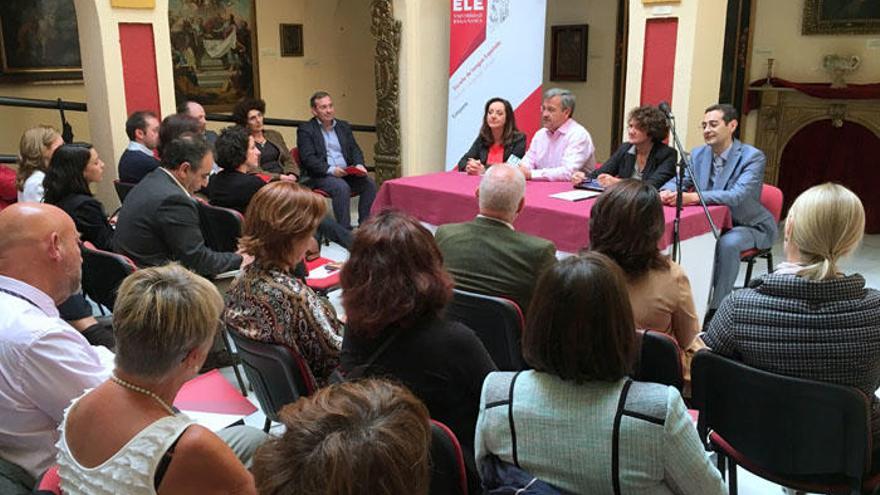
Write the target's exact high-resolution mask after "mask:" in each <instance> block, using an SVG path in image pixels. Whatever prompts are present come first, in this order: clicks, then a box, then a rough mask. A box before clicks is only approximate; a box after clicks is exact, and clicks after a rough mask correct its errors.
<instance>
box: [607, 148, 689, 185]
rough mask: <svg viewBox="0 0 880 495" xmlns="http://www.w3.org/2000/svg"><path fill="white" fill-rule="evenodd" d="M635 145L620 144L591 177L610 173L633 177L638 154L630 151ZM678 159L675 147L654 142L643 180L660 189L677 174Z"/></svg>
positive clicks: (643, 172)
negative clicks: (676, 164)
mask: <svg viewBox="0 0 880 495" xmlns="http://www.w3.org/2000/svg"><path fill="white" fill-rule="evenodd" d="M633 146H634V145H633V144H631V143H623V144H622V145H620V147H619V148H617V151H615V152H614V154H613V155H611V158H609V159H608V160H607V161H606V162H605V163H603V164H602V167H600V168H598V169H596V170H594V171H593V173H592V174H591V175H590V177H592V178H594V179H595V178H596V177H598V176H599V174H608V175H612V176H614V177H619V178H621V179H628V178H630V177H632V174H633V171H634V170H635V168H636V155H634V154H631V153H629V150H630V148H632V147H633ZM677 159H678V153H677V152H676V151H675V149H674V148H671V147H669V146H667V145H665V144H663V143H654V146H653V147H652V148H651V152H650V153H648V160H647V161H646V162H645V169H644V170H642V180H643V181H645V182H647V183H648V184H651V185H652V186H654V188H655V189H658V190H659V189H660V188H661V187H663V184H666V181H668V180H669V179H671V178H672V177H674V176H675V162H676V160H677Z"/></svg>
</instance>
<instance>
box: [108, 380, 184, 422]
mask: <svg viewBox="0 0 880 495" xmlns="http://www.w3.org/2000/svg"><path fill="white" fill-rule="evenodd" d="M110 379H111V380H113V381H114V382H115V383H118V384H119V385H121V386H122V387H123V388H127V389H129V390H131V391H134V392H138V393H140V394H144V395H146V396H148V397H152V398H153V399H155V400H156V402H158V403H159V404H160V405H161V406H162V408H163V409H165V410H166V411H168V414H170V415H172V416H174V415H175V413H174V409H172V408H171V406H169V405H168V403H167V402H165V401H164V400H162V398H161V397H159V396H158V395H156V394H155V393H154V392H152V391H150V390H147V389H145V388H143V387H138V386H137V385H135V384H133V383H129V382H127V381H125V380H123V379H122V378H119V377H118V376H116V375H112V376H111V377H110Z"/></svg>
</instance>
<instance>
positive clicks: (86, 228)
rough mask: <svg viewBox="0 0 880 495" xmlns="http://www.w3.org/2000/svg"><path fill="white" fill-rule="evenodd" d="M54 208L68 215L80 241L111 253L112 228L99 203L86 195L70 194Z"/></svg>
mask: <svg viewBox="0 0 880 495" xmlns="http://www.w3.org/2000/svg"><path fill="white" fill-rule="evenodd" d="M56 206H58V207H59V208H61V209H62V210H64V211H65V212H66V213H67V214H68V215H70V218H72V219H73V223H74V224H75V225H76V230H77V231H78V232H79V233H80V234H81V237H80V238H81V239H82V240H84V241H89V242H91V243H92V244H94V245H95V247H96V248H98V249H103V250H104V251H113V227H112V226H111V225H110V222H108V221H107V213H105V212H104V206H103V205H102V204H101V202H100V201H98V200H97V199H95V198H94V197H92V196H90V195H88V194H70V195H68V196H65V197H64V198H63V199H62V200H61V201H59V202H58V204H57V205H56Z"/></svg>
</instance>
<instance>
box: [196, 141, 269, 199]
mask: <svg viewBox="0 0 880 495" xmlns="http://www.w3.org/2000/svg"><path fill="white" fill-rule="evenodd" d="M214 161H216V162H217V165H218V166H219V167H220V168H221V170H220V172H218V173H216V174H214V175H212V176H211V180H210V182H208V188H207V192H208V199H209V200H210V201H211V204H212V205H216V206H222V207H224V208H233V209H235V210H238V211H239V212H240V213H242V214H243V213H244V211H245V209H247V206H248V203H250V201H251V198H252V197H253V195H254V194H256V193H257V191H259V190H260V188H261V187H263V186H264V185H266V181H264V180H263V179H261V178H260V177H258V176H256V175H255V173H256V172H257V171H259V170H260V150H258V149H257V147H256V145H255V144H254V137H253V136H250V135H249V134H248V132H247V131H246V130H245V129H244V128H243V127H239V126H235V127H228V128H226V129H223V130H222V131H220V135H219V136H218V137H217V141H215V142H214Z"/></svg>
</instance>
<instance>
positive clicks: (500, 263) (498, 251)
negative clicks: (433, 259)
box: [436, 164, 556, 312]
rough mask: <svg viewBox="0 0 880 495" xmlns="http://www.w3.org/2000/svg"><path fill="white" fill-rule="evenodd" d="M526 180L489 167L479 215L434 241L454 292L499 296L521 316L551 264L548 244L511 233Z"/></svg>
mask: <svg viewBox="0 0 880 495" xmlns="http://www.w3.org/2000/svg"><path fill="white" fill-rule="evenodd" d="M525 192H526V179H525V177H524V176H523V174H522V172H520V170H519V169H518V168H516V167H513V166H511V165H508V164H500V165H493V166H492V167H490V168H489V170H488V171H487V172H486V174H485V175H484V176H483V179H482V181H481V182H480V188H479V189H478V190H477V199H478V200H479V203H480V214H479V215H477V218H475V219H474V220H472V221H470V222H465V223H458V224H448V225H441V226H440V228H438V229H437V234H436V240H437V245H438V246H440V251H441V252H442V253H443V261H444V263H445V265H446V269H447V270H449V273H451V274H452V277H453V278H454V279H455V286H456V288H458V289H464V290H467V291H471V292H477V293H480V294H487V295H490V296H504V297H507V298H510V299H513V300H514V301H516V303H517V304H519V307H520V308H521V309H522V310H523V312H525V311H526V308H528V306H529V301H531V298H532V291H533V289H534V286H535V281H536V280H537V278H538V275H540V274H541V272H542V271H544V270H545V269H546V268H547V267H549V266H551V265H552V264H553V263H554V262H555V261H556V247H555V246H554V245H553V243H552V242H550V241H548V240H546V239H541V238H540V237H534V236H531V235H528V234H523V233H521V232H517V231H516V229H514V227H513V222H514V220H516V217H517V215H519V213H520V212H521V211H522V209H523V207H524V206H525Z"/></svg>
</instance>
